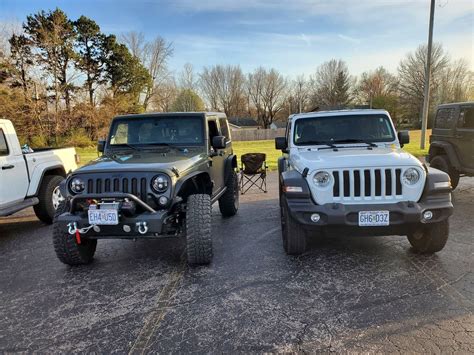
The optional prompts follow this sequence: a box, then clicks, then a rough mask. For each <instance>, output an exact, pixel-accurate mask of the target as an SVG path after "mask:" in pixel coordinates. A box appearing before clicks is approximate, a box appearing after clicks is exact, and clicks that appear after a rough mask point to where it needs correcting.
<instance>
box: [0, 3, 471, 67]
mask: <svg viewBox="0 0 474 355" xmlns="http://www.w3.org/2000/svg"><path fill="white" fill-rule="evenodd" d="M436 2H437V5H436V10H435V31H434V40H435V41H436V42H441V43H442V44H443V46H444V48H445V49H446V50H447V51H448V52H449V53H450V55H451V57H452V58H455V59H457V58H465V59H466V60H468V62H469V64H470V67H471V68H472V69H473V70H474V0H437V1H436ZM429 3H430V1H429V0H379V1H376V0H372V1H368V0H333V1H331V0H313V1H311V0H288V1H274V0H232V1H231V0H156V1H153V0H133V1H125V0H64V1H58V0H56V1H54V0H43V1H40V0H37V1H32V0H29V1H28V0H0V20H2V21H19V22H23V21H24V20H25V18H26V16H27V15H28V14H31V13H34V12H37V11H39V10H41V9H45V10H48V9H54V8H55V7H59V8H61V9H62V10H64V11H65V12H66V13H67V14H68V16H69V17H70V18H72V19H76V18H77V17H79V16H80V15H82V14H83V15H86V16H88V17H90V18H92V19H94V20H95V21H96V22H97V23H98V24H99V25H100V26H101V28H102V30H103V31H104V32H106V33H115V34H119V33H121V32H126V31H141V32H144V33H145V35H146V37H147V38H150V39H151V38H153V37H154V36H156V35H160V36H162V37H164V38H165V39H166V40H168V41H171V42H173V43H174V48H175V52H174V56H173V58H172V59H171V60H170V63H169V64H170V67H171V69H173V70H176V71H178V70H180V69H181V68H182V66H183V65H184V64H185V63H186V62H190V63H192V64H193V65H194V67H195V69H196V70H200V68H201V67H202V66H206V65H214V64H239V65H240V66H241V67H242V69H243V70H244V71H251V70H253V69H254V68H256V67H258V66H260V65H263V66H265V67H274V68H276V69H278V70H279V71H281V72H282V73H284V74H286V75H292V76H294V75H298V74H306V75H309V74H311V73H313V72H314V71H315V69H316V67H317V66H318V65H319V64H321V63H322V62H324V61H327V60H329V59H331V58H342V59H343V60H345V61H346V62H347V64H348V66H349V69H350V71H351V73H352V74H360V73H361V72H363V71H366V70H371V69H374V68H376V67H378V66H381V65H382V66H384V67H386V68H387V69H389V70H390V71H392V72H395V71H396V68H397V66H398V63H399V61H400V59H401V58H402V57H403V56H404V55H405V54H406V53H407V52H409V51H413V50H414V49H415V48H416V47H417V46H418V45H419V44H421V43H425V42H426V41H427V36H428V20H429Z"/></svg>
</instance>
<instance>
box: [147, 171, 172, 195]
mask: <svg viewBox="0 0 474 355" xmlns="http://www.w3.org/2000/svg"><path fill="white" fill-rule="evenodd" d="M151 188H152V189H153V190H155V191H156V192H158V193H163V192H165V191H166V190H168V177H167V176H166V175H163V174H160V175H156V176H155V177H154V178H153V179H152V180H151Z"/></svg>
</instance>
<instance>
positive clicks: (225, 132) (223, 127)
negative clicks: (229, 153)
mask: <svg viewBox="0 0 474 355" xmlns="http://www.w3.org/2000/svg"><path fill="white" fill-rule="evenodd" d="M219 125H220V126H221V133H222V135H223V136H224V137H225V140H226V141H227V142H229V141H230V139H231V138H230V131H229V125H228V124H227V120H226V119H225V118H219Z"/></svg>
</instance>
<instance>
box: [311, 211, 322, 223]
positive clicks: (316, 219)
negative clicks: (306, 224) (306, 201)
mask: <svg viewBox="0 0 474 355" xmlns="http://www.w3.org/2000/svg"><path fill="white" fill-rule="evenodd" d="M320 219H321V216H320V215H319V214H318V213H313V214H312V215H311V221H312V222H314V223H317V222H319V220H320Z"/></svg>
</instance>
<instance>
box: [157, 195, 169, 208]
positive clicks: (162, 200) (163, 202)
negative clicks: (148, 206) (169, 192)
mask: <svg viewBox="0 0 474 355" xmlns="http://www.w3.org/2000/svg"><path fill="white" fill-rule="evenodd" d="M158 203H159V204H160V205H162V206H164V205H166V204H167V203H168V197H166V196H161V197H160V198H159V199H158Z"/></svg>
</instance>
